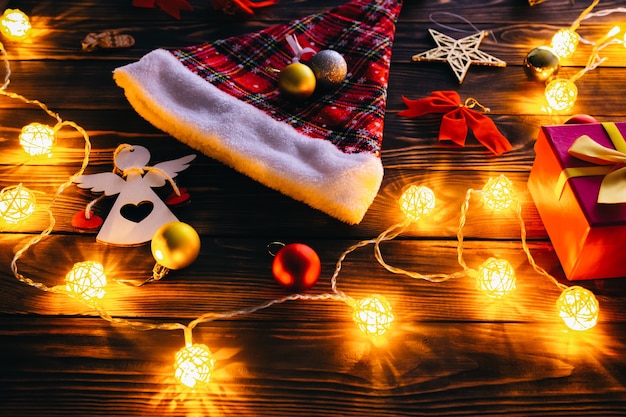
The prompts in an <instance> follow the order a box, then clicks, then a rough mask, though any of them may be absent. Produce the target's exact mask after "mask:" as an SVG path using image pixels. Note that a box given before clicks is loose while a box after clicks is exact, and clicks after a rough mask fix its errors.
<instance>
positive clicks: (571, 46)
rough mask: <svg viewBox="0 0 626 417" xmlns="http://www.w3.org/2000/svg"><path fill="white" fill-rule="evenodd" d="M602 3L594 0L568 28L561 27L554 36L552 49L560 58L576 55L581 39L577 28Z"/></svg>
mask: <svg viewBox="0 0 626 417" xmlns="http://www.w3.org/2000/svg"><path fill="white" fill-rule="evenodd" d="M598 3H600V0H594V1H593V2H592V3H591V5H590V6H589V7H587V8H586V9H585V10H584V11H583V12H582V13H581V14H580V16H578V18H577V19H576V20H575V21H574V23H572V25H571V26H570V27H569V28H567V29H560V30H559V31H557V32H556V33H555V34H554V36H553V37H552V42H551V46H552V50H554V52H555V53H556V54H557V55H558V56H559V57H560V58H569V57H571V56H572V55H574V52H576V48H577V47H578V42H579V41H580V35H578V33H576V29H578V27H579V26H580V22H582V20H583V19H584V18H585V17H586V16H587V15H588V14H589V13H590V12H591V11H592V10H593V9H594V7H596V5H597V4H598Z"/></svg>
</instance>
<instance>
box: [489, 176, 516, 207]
mask: <svg viewBox="0 0 626 417" xmlns="http://www.w3.org/2000/svg"><path fill="white" fill-rule="evenodd" d="M482 192H483V194H482V196H483V202H484V203H485V205H486V206H487V207H489V208H490V209H491V210H495V211H502V210H506V209H508V208H509V207H511V205H512V204H513V202H514V201H515V191H514V190H513V183H512V182H511V180H509V179H508V178H507V177H506V176H504V175H500V176H498V177H496V178H490V179H489V181H487V183H486V184H485V186H484V187H483V189H482Z"/></svg>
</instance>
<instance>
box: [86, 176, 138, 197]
mask: <svg viewBox="0 0 626 417" xmlns="http://www.w3.org/2000/svg"><path fill="white" fill-rule="evenodd" d="M74 182H75V183H76V185H77V186H78V187H80V188H91V191H93V192H104V195H107V196H109V195H114V194H118V193H120V192H121V191H122V188H123V187H124V185H125V184H126V180H124V179H123V178H122V177H120V176H119V175H116V174H114V173H112V172H101V173H99V174H89V175H81V176H79V177H76V179H75V180H74Z"/></svg>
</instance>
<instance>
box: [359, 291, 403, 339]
mask: <svg viewBox="0 0 626 417" xmlns="http://www.w3.org/2000/svg"><path fill="white" fill-rule="evenodd" d="M353 307H354V312H353V314H352V320H354V322H355V323H356V324H357V326H358V327H359V329H361V331H362V332H363V333H365V334H366V335H367V336H368V337H375V336H382V335H383V334H385V333H386V332H387V330H389V328H390V327H391V323H392V322H393V320H394V316H393V313H392V311H391V305H390V304H389V302H388V301H387V299H386V298H385V297H384V296H382V295H378V294H374V295H371V296H369V297H367V298H362V299H360V300H356V301H355V302H354V306H353Z"/></svg>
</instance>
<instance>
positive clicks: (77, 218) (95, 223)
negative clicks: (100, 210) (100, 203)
mask: <svg viewBox="0 0 626 417" xmlns="http://www.w3.org/2000/svg"><path fill="white" fill-rule="evenodd" d="M89 214H91V217H90V218H89V219H88V218H87V217H85V210H81V211H79V212H77V213H76V214H74V217H72V226H73V227H75V228H77V229H85V230H92V229H97V228H98V227H100V226H102V217H100V216H97V215H95V214H93V212H90V213H89Z"/></svg>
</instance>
